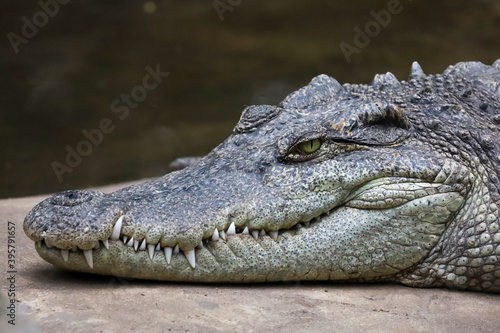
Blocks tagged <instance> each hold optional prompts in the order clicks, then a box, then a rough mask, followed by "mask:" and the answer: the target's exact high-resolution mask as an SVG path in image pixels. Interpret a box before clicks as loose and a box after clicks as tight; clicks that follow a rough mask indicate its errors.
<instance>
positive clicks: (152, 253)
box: [148, 244, 155, 260]
mask: <svg viewBox="0 0 500 333" xmlns="http://www.w3.org/2000/svg"><path fill="white" fill-rule="evenodd" d="M148 253H149V257H150V258H151V260H153V255H154V254H155V246H154V245H153V244H148Z"/></svg>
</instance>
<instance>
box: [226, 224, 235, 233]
mask: <svg viewBox="0 0 500 333" xmlns="http://www.w3.org/2000/svg"><path fill="white" fill-rule="evenodd" d="M227 235H236V226H235V225H234V222H231V224H230V225H229V228H227Z"/></svg>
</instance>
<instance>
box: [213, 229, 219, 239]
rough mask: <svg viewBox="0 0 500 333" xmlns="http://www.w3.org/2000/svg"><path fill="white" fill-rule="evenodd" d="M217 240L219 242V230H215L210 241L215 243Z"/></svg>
mask: <svg viewBox="0 0 500 333" xmlns="http://www.w3.org/2000/svg"><path fill="white" fill-rule="evenodd" d="M218 240H219V230H217V228H215V230H214V234H213V235H212V241H214V242H216V241H218Z"/></svg>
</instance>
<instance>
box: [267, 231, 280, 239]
mask: <svg viewBox="0 0 500 333" xmlns="http://www.w3.org/2000/svg"><path fill="white" fill-rule="evenodd" d="M269 236H271V238H272V239H274V240H277V239H278V232H277V231H269Z"/></svg>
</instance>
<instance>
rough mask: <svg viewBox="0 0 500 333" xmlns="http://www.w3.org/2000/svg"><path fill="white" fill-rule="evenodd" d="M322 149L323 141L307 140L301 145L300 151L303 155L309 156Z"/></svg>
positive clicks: (299, 146)
mask: <svg viewBox="0 0 500 333" xmlns="http://www.w3.org/2000/svg"><path fill="white" fill-rule="evenodd" d="M320 147H321V141H320V140H319V139H312V140H307V141H304V142H301V143H299V145H298V147H297V148H298V151H299V153H300V154H302V155H309V154H312V153H314V152H315V151H316V150H318V149H319V148H320Z"/></svg>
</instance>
